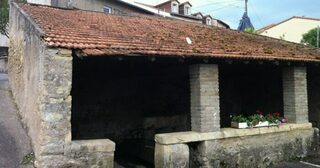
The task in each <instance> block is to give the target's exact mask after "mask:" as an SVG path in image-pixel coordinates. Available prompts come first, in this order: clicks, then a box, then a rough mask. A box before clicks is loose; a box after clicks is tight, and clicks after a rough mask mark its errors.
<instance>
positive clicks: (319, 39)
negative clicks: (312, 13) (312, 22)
mask: <svg viewBox="0 0 320 168" xmlns="http://www.w3.org/2000/svg"><path fill="white" fill-rule="evenodd" d="M319 43H320V27H319V25H318V28H317V48H319Z"/></svg>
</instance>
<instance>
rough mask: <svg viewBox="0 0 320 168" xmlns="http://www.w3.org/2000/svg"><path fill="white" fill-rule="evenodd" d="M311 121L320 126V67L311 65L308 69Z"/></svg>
mask: <svg viewBox="0 0 320 168" xmlns="http://www.w3.org/2000/svg"><path fill="white" fill-rule="evenodd" d="M307 82H308V108H309V113H308V114H309V121H310V122H311V123H312V125H313V126H314V127H317V128H320V115H319V112H320V101H319V100H320V89H319V86H320V67H319V66H313V65H310V66H309V67H308V69H307Z"/></svg>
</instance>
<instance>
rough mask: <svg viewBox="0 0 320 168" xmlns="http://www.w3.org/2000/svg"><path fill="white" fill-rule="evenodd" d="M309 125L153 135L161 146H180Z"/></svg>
mask: <svg viewBox="0 0 320 168" xmlns="http://www.w3.org/2000/svg"><path fill="white" fill-rule="evenodd" d="M311 128H312V124H311V123H304V124H283V125H280V126H273V127H261V128H251V129H235V128H222V129H221V130H220V131H217V132H208V133H200V132H194V131H190V132H177V133H167V134H157V135H155V141H156V142H157V143H159V144H163V145H171V144H182V143H190V142H198V141H208V140H215V139H224V138H235V137H243V136H254V135H262V134H270V133H277V132H288V131H293V130H304V129H311Z"/></svg>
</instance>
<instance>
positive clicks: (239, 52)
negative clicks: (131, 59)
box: [18, 4, 320, 61]
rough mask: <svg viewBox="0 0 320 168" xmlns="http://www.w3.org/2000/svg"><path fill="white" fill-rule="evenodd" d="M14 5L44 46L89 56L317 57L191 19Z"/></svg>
mask: <svg viewBox="0 0 320 168" xmlns="http://www.w3.org/2000/svg"><path fill="white" fill-rule="evenodd" d="M18 5H19V6H20V7H21V8H22V9H23V10H24V11H25V12H26V13H27V14H28V15H29V16H30V17H31V18H32V19H33V20H34V22H35V23H36V24H38V26H39V27H40V28H41V29H42V30H43V31H44V33H45V34H44V36H43V39H44V41H45V43H46V44H47V45H48V46H50V47H62V48H73V49H81V50H82V51H83V53H84V54H87V55H91V56H106V55H133V54H141V55H146V56H147V55H157V56H162V55H163V56H184V57H187V56H202V57H214V58H232V59H259V60H260V59H261V60H288V61H320V59H319V58H320V51H319V50H316V49H310V48H307V47H305V46H303V45H300V44H295V43H290V42H285V41H281V40H277V39H272V38H269V37H264V36H259V35H253V34H248V33H242V32H237V31H232V30H228V29H222V28H213V27H209V26H205V25H201V24H196V23H190V22H184V21H177V20H171V19H165V18H161V17H155V16H135V17H132V16H117V15H106V14H104V13H97V12H88V11H80V10H69V9H68V10H67V9H58V8H52V7H48V6H40V5H31V4H18ZM186 38H190V39H191V41H192V44H188V43H187V40H186Z"/></svg>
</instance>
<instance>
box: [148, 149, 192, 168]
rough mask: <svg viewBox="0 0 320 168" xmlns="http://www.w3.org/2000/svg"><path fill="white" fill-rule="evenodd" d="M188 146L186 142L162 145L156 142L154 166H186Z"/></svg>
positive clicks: (164, 167)
mask: <svg viewBox="0 0 320 168" xmlns="http://www.w3.org/2000/svg"><path fill="white" fill-rule="evenodd" d="M189 155H190V151H189V146H188V145H187V144H174V145H162V144H159V143H156V148H155V155H154V165H155V168H175V167H179V168H188V167H189V160H190V159H189Z"/></svg>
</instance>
